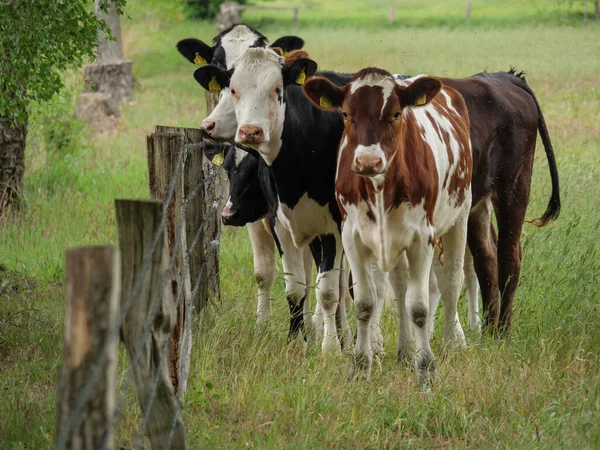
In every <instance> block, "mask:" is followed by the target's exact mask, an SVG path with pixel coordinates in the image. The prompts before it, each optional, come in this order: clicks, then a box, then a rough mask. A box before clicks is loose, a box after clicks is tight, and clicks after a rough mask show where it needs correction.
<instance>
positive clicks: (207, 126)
mask: <svg viewBox="0 0 600 450" xmlns="http://www.w3.org/2000/svg"><path fill="white" fill-rule="evenodd" d="M202 129H203V130H204V131H206V132H207V133H208V134H209V135H211V134H213V131H215V123H214V122H202Z"/></svg>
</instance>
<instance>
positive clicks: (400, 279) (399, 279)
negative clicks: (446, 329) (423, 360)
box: [390, 253, 415, 364]
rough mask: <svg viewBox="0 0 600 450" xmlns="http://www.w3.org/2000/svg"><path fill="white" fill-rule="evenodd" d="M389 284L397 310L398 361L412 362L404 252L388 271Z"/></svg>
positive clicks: (412, 340)
mask: <svg viewBox="0 0 600 450" xmlns="http://www.w3.org/2000/svg"><path fill="white" fill-rule="evenodd" d="M390 284H391V286H392V290H393V296H394V299H395V301H396V308H397V310H398V346H397V351H398V363H400V364H405V363H412V362H413V361H414V360H415V338H414V336H413V332H412V324H411V320H410V317H409V314H408V310H407V308H406V286H407V284H408V260H407V259H406V254H405V253H402V255H401V256H400V259H399V260H398V263H397V264H396V267H394V268H393V269H392V270H391V271H390Z"/></svg>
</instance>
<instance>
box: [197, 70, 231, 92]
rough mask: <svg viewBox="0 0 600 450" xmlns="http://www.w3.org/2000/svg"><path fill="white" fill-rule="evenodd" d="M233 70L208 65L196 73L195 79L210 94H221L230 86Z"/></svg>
mask: <svg viewBox="0 0 600 450" xmlns="http://www.w3.org/2000/svg"><path fill="white" fill-rule="evenodd" d="M232 73H233V70H229V71H227V70H223V69H219V68H218V67H217V66H213V65H212V64H211V65H208V66H204V67H200V68H199V69H197V70H196V71H195V72H194V78H195V79H196V81H197V82H198V83H200V85H202V87H203V88H204V89H206V90H207V91H208V92H213V93H219V92H221V90H222V89H223V88H226V87H227V86H229V80H231V74H232Z"/></svg>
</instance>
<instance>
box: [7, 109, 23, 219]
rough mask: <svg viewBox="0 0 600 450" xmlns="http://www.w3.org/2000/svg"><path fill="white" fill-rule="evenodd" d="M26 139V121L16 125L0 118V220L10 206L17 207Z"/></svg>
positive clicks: (21, 187) (21, 183) (21, 190)
mask: <svg viewBox="0 0 600 450" xmlns="http://www.w3.org/2000/svg"><path fill="white" fill-rule="evenodd" d="M26 137H27V121H25V123H24V124H23V125H16V124H15V123H14V122H12V121H11V120H9V119H6V118H4V117H0V218H2V217H3V215H4V214H5V213H6V212H7V211H8V209H9V206H10V205H11V204H14V205H15V206H18V202H17V201H18V199H19V197H21V194H22V192H23V172H24V169H25V139H26Z"/></svg>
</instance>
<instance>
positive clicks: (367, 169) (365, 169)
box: [353, 156, 383, 176]
mask: <svg viewBox="0 0 600 450" xmlns="http://www.w3.org/2000/svg"><path fill="white" fill-rule="evenodd" d="M353 170H354V172H356V173H357V174H359V175H365V176H372V175H379V174H380V173H381V171H382V170H383V161H382V160H381V158H380V157H379V156H358V157H357V158H356V159H355V160H354V167H353Z"/></svg>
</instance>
